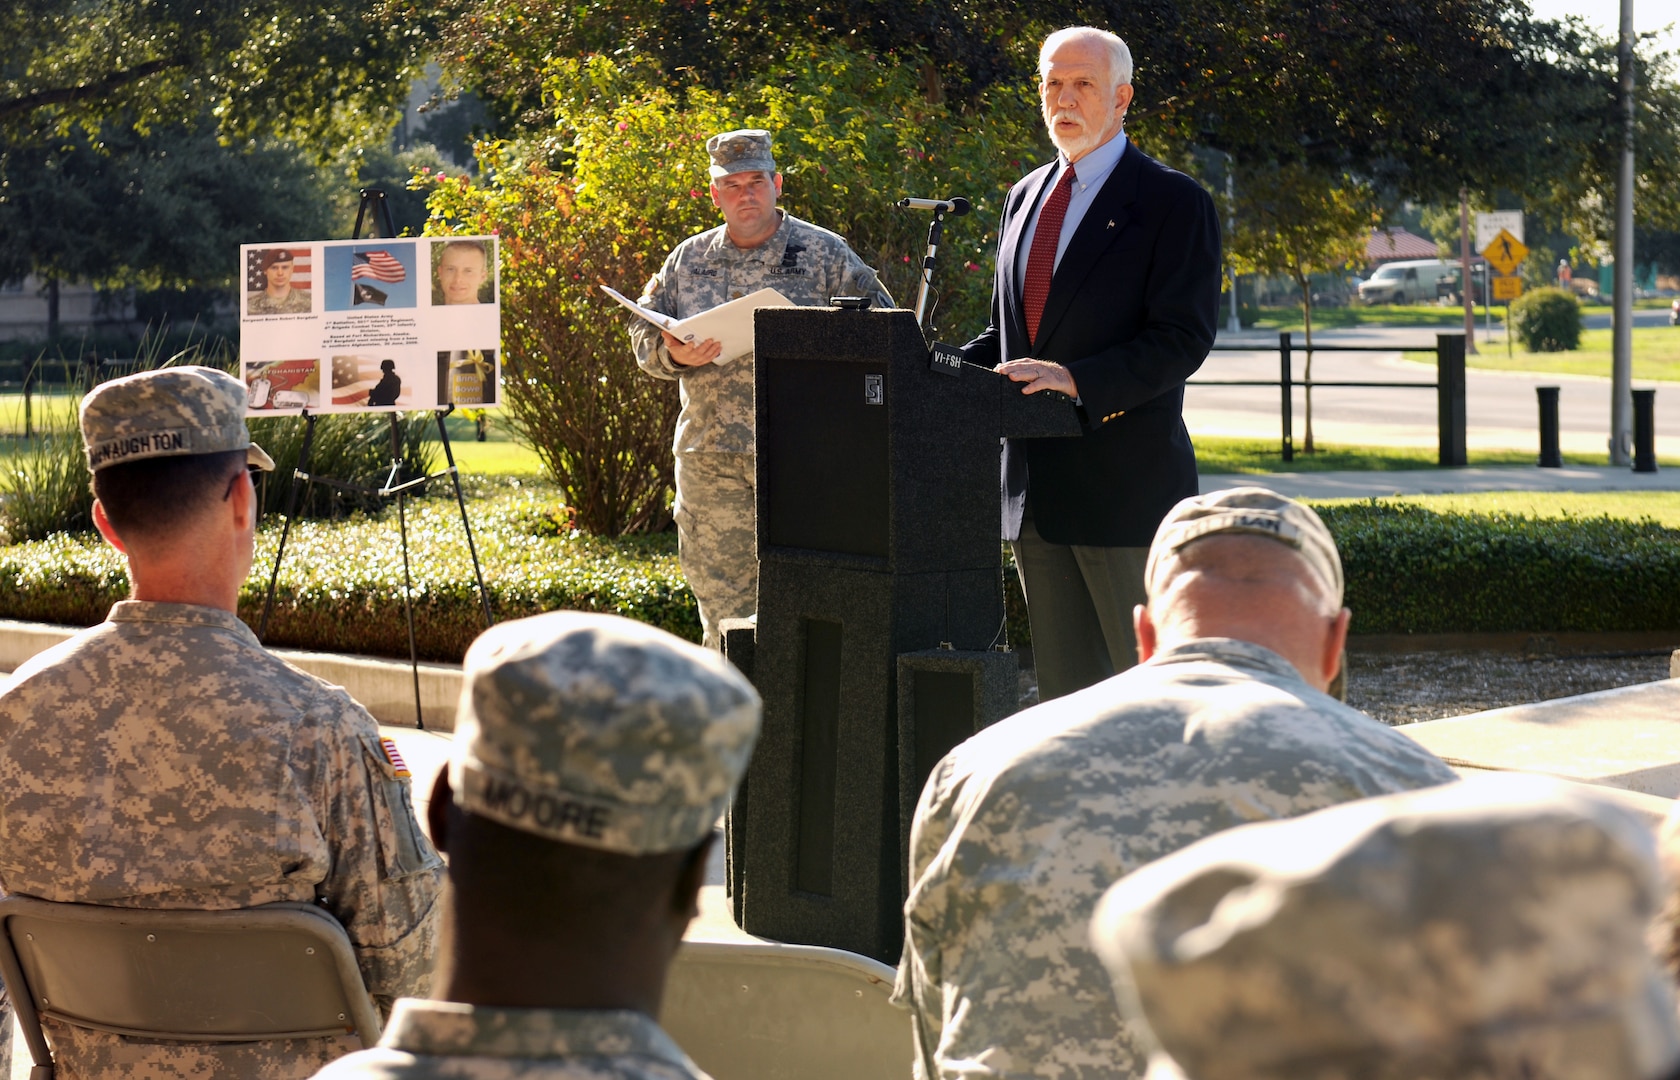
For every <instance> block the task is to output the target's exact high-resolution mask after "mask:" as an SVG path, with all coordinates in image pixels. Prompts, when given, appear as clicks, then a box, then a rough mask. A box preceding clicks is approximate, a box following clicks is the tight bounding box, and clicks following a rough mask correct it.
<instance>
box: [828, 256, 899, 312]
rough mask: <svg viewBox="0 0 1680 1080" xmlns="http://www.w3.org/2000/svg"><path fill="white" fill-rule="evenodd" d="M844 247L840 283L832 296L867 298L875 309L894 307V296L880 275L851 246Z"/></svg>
mask: <svg viewBox="0 0 1680 1080" xmlns="http://www.w3.org/2000/svg"><path fill="white" fill-rule="evenodd" d="M843 247H844V254H843V255H842V260H843V262H842V266H841V270H840V281H839V282H838V283H837V285H836V291H835V292H834V293H833V294H832V295H834V296H867V297H869V298H870V300H871V302H872V304H873V306H874V307H877V308H890V307H894V306H895V305H894V304H893V298H892V294H891V293H889V292H887V287H886V286H885V285H883V284H881V277H880V275H879V274H877V273H875V270H874V269H873V268H872V267H871V266H870V265H869V264H868V263H866V262H864V261H863V259H861V258H859V257H858V253H857V252H855V251H853V250H852V248H851V245H849V244H847V245H844V246H843Z"/></svg>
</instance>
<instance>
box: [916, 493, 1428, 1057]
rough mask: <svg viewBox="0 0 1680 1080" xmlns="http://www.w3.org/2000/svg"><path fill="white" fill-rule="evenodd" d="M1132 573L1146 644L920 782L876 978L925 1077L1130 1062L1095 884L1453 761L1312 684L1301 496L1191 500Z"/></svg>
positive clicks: (1307, 537) (1306, 529) (1316, 568)
mask: <svg viewBox="0 0 1680 1080" xmlns="http://www.w3.org/2000/svg"><path fill="white" fill-rule="evenodd" d="M1145 586H1146V588H1147V590H1148V595H1149V603H1148V606H1147V607H1143V606H1140V607H1139V608H1138V609H1137V611H1136V613H1135V616H1134V622H1135V624H1136V627H1137V631H1138V635H1139V636H1138V640H1139V654H1140V656H1141V657H1142V659H1143V661H1144V663H1142V664H1140V665H1139V666H1138V667H1136V668H1133V669H1131V670H1129V671H1127V672H1125V673H1124V674H1121V675H1117V676H1115V677H1113V678H1111V679H1108V680H1106V681H1104V682H1101V683H1098V684H1097V685H1096V686H1093V687H1090V688H1088V689H1086V690H1082V691H1079V692H1077V693H1074V694H1071V695H1068V696H1066V697H1062V698H1058V699H1056V700H1055V701H1051V702H1047V703H1045V704H1042V705H1039V706H1037V707H1036V708H1032V709H1029V710H1027V711H1025V712H1022V713H1018V714H1016V715H1015V716H1013V717H1010V718H1009V719H1006V720H1004V721H1003V722H1001V723H999V724H996V725H994V726H993V727H991V728H989V729H987V730H986V731H984V732H981V733H980V734H978V735H976V736H974V737H973V738H971V739H969V740H968V741H967V742H965V743H963V744H961V745H960V746H958V747H957V748H956V749H954V750H952V751H951V752H950V753H949V754H948V755H946V757H945V758H944V760H942V761H941V762H940V763H939V764H938V765H937V766H935V768H934V770H933V772H932V774H931V775H930V776H929V778H928V781H927V785H926V787H925V788H924V789H923V791H922V796H921V801H920V803H919V805H918V806H917V808H916V814H915V818H914V822H913V824H912V825H911V836H910V868H909V870H910V879H909V880H910V895H909V899H908V900H907V901H906V902H905V905H904V914H905V937H904V956H903V960H902V962H901V964H900V966H899V971H898V984H897V986H896V988H895V990H894V999H895V1000H896V1001H897V1002H898V1003H899V1004H900V1005H902V1006H904V1007H906V1008H908V1009H909V1010H910V1011H911V1013H912V1022H913V1031H914V1035H915V1044H916V1073H917V1075H918V1076H920V1077H924V1078H931V1077H956V1076H961V1077H965V1078H968V1077H982V1076H999V1077H1004V1076H1007V1077H1029V1076H1030V1077H1044V1078H1046V1080H1081V1078H1094V1077H1103V1078H1105V1080H1113V1078H1115V1077H1133V1076H1138V1075H1141V1073H1142V1071H1143V1069H1144V1067H1145V1064H1146V1062H1145V1059H1144V1054H1143V1050H1142V1048H1141V1046H1140V1045H1139V1043H1138V1041H1137V1033H1136V1032H1135V1031H1134V1030H1133V1029H1132V1028H1131V1027H1130V1026H1128V1025H1127V1024H1126V1023H1125V1022H1124V1021H1123V1020H1122V1019H1121V1017H1120V1014H1119V1011H1118V1010H1117V1009H1116V1008H1115V1004H1114V997H1113V994H1112V992H1111V991H1110V988H1109V982H1108V978H1107V976H1106V975H1105V974H1104V972H1103V969H1102V965H1101V964H1100V963H1099V962H1098V960H1097V957H1096V956H1095V954H1093V953H1092V952H1091V950H1090V947H1089V945H1088V943H1087V939H1086V928H1087V926H1088V925H1089V923H1090V920H1091V912H1092V910H1093V909H1094V908H1095V907H1096V904H1097V901H1098V899H1099V898H1100V897H1101V896H1102V894H1103V890H1104V889H1106V888H1107V887H1108V886H1109V885H1111V884H1113V883H1114V882H1115V881H1117V880H1119V879H1120V878H1121V877H1123V876H1124V875H1125V874H1127V873H1129V872H1131V871H1132V870H1135V869H1136V868H1137V867H1139V866H1142V865H1144V864H1145V863H1148V862H1150V861H1151V860H1153V859H1157V858H1160V857H1161V856H1163V855H1165V854H1167V853H1168V852H1171V851H1174V850H1176V849H1177V848H1180V847H1183V846H1184V845H1186V844H1189V843H1190V842H1192V841H1194V840H1196V839H1197V838H1199V837H1202V836H1205V835H1207V834H1209V833H1214V832H1218V831H1220V830H1221V829H1227V828H1230V827H1231V826H1234V825H1239V824H1242V823H1244V822H1247V821H1258V820H1265V819H1268V818H1284V817H1292V816H1294V815H1297V814H1302V813H1306V812H1307V811H1310V810H1316V809H1318V808H1320V807H1323V806H1328V805H1330V804H1332V803H1338V802H1345V801H1347V800H1350V799H1358V798H1363V797H1365V796H1368V795H1377V794H1382V793H1386V792H1393V791H1402V790H1407V789H1411V788H1419V787H1426V786H1429V785H1432V784H1441V783H1445V782H1447V781H1449V780H1451V779H1453V773H1452V771H1451V770H1450V769H1448V768H1447V766H1446V765H1444V764H1442V763H1441V762H1440V761H1439V760H1438V759H1436V758H1435V757H1434V756H1432V755H1431V754H1429V753H1428V752H1427V751H1425V750H1423V749H1422V748H1421V747H1419V746H1418V745H1417V744H1416V743H1414V742H1412V741H1411V740H1410V739H1408V738H1406V737H1405V736H1404V735H1401V734H1399V733H1398V732H1396V731H1393V730H1392V729H1390V728H1387V727H1384V726H1383V725H1382V724H1379V723H1377V722H1376V721H1375V720H1372V719H1370V718H1369V717H1366V716H1364V715H1363V714H1361V713H1358V712H1356V711H1354V710H1353V709H1350V708H1348V707H1347V706H1346V705H1343V704H1342V703H1340V702H1338V701H1336V700H1335V699H1333V698H1331V697H1329V696H1328V695H1326V694H1325V693H1324V689H1325V687H1326V685H1327V684H1328V683H1329V681H1330V679H1331V677H1332V676H1333V675H1334V674H1335V673H1336V670H1337V668H1338V666H1339V663H1340V658H1341V648H1342V643H1343V640H1344V638H1345V635H1346V631H1347V620H1348V612H1347V610H1346V609H1345V608H1343V607H1342V572H1341V562H1340V559H1339V558H1338V557H1337V554H1336V547H1335V542H1334V541H1333V540H1332V539H1331V537H1330V534H1329V532H1328V531H1327V530H1326V529H1325V528H1324V525H1323V523H1322V522H1320V521H1319V519H1318V516H1317V515H1316V514H1314V513H1313V512H1312V511H1311V510H1309V509H1308V508H1306V507H1304V506H1302V505H1300V504H1299V503H1295V502H1293V501H1291V500H1289V499H1285V498H1283V497H1281V496H1278V495H1274V494H1273V493H1271V492H1269V491H1262V490H1259V489H1255V488H1247V489H1237V490H1234V491H1222V492H1218V493H1216V494H1212V495H1203V496H1199V497H1193V498H1190V499H1186V500H1184V501H1183V502H1181V503H1179V504H1178V506H1176V507H1175V508H1174V509H1173V510H1172V511H1171V512H1170V513H1169V514H1168V515H1167V517H1166V519H1165V520H1164V521H1163V522H1162V523H1161V526H1160V528H1159V530H1158V531H1157V533H1156V536H1155V541H1154V545H1153V546H1152V547H1151V549H1150V554H1149V561H1148V564H1147V569H1146V572H1145Z"/></svg>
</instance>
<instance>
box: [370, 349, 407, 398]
mask: <svg viewBox="0 0 1680 1080" xmlns="http://www.w3.org/2000/svg"><path fill="white" fill-rule="evenodd" d="M379 370H380V371H383V372H384V373H385V374H383V375H381V376H380V377H379V382H378V383H377V384H376V385H375V386H374V388H373V389H372V390H369V391H368V396H367V403H368V404H369V405H395V404H396V403H397V397H398V396H399V395H401V394H402V379H401V378H399V377H398V376H397V362H396V361H395V360H381V361H379Z"/></svg>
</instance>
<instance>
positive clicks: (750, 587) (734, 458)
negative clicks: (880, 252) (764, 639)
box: [630, 210, 893, 646]
mask: <svg viewBox="0 0 1680 1080" xmlns="http://www.w3.org/2000/svg"><path fill="white" fill-rule="evenodd" d="M777 213H779V214H781V215H782V224H781V227H780V228H778V229H777V230H776V232H775V234H774V235H773V236H771V237H770V239H769V240H766V241H765V242H764V243H762V244H760V245H759V246H758V247H755V248H746V249H743V248H738V247H736V246H735V245H734V244H733V243H731V242H730V240H729V236H728V233H727V231H726V230H727V226H724V225H719V226H718V227H717V228H715V229H710V230H708V231H706V232H703V233H700V234H699V235H697V236H691V237H689V238H688V239H687V240H684V241H683V242H682V243H681V244H678V245H677V248H676V250H675V251H673V252H671V254H670V256H669V257H667V258H666V260H665V265H664V266H662V267H660V269H659V272H658V273H657V274H655V275H654V276H653V278H652V280H650V281H649V282H648V284H647V288H646V289H644V290H643V291H642V298H641V304H642V306H643V307H648V308H652V309H653V310H655V311H660V312H663V313H665V314H667V315H671V316H674V317H676V318H678V319H686V318H689V317H691V316H694V315H698V314H700V313H701V312H703V311H708V310H710V309H712V308H714V307H717V306H718V305H719V304H723V303H727V302H728V301H730V300H734V299H736V298H738V297H742V296H746V295H747V294H748V293H752V292H756V291H758V290H759V289H764V288H772V289H775V290H776V291H778V292H780V293H781V294H782V295H783V296H786V297H787V298H788V299H789V300H790V301H792V302H793V303H795V304H798V305H800V306H801V307H821V306H826V305H827V303H828V298H829V297H831V296H868V297H871V298H872V299H873V301H874V304H875V306H876V307H891V306H892V304H893V301H892V297H890V296H888V295H887V291H886V289H884V288H883V287H882V286H881V281H880V279H879V278H878V277H876V276H875V271H873V270H871V269H870V268H869V267H868V266H866V265H864V262H863V260H862V259H860V258H858V257H857V255H856V254H855V253H854V252H853V251H852V249H851V248H849V247H847V246H846V241H845V240H844V239H842V238H841V237H839V236H838V235H836V234H834V233H831V232H829V231H828V230H827V229H822V228H818V227H817V226H815V225H812V224H810V223H809V222H806V221H801V220H800V219H798V218H796V217H794V216H793V215H792V214H789V213H787V212H786V211H782V210H778V211H777ZM630 340H631V342H632V343H633V344H634V346H635V349H636V363H637V364H639V365H640V366H641V368H642V370H643V371H646V372H647V373H648V374H650V375H652V376H654V377H656V378H660V379H676V380H678V383H679V384H680V386H681V391H682V415H681V416H680V417H679V418H678V419H677V434H676V440H675V443H674V448H675V450H676V456H677V504H676V518H677V535H678V541H679V550H680V558H681V560H682V568H683V574H684V575H686V576H687V578H688V583H689V587H690V588H691V589H693V590H694V596H695V598H696V599H697V600H698V601H699V602H700V618H701V622H702V623H703V624H704V625H705V630H706V644H708V645H714V646H715V645H716V644H717V640H718V632H717V626H718V623H719V622H720V621H721V620H723V619H736V618H746V617H747V616H749V615H751V614H753V612H754V611H755V610H757V604H758V560H757V557H756V555H755V554H754V546H753V535H754V532H753V530H754V524H753V523H754V521H755V518H756V502H755V495H754V490H755V480H756V477H755V474H754V457H753V455H754V444H753V356H752V354H751V353H748V354H747V355H745V356H742V357H738V358H736V359H735V360H732V361H730V362H729V363H727V364H703V365H701V366H699V367H693V368H688V367H683V366H682V365H681V364H678V363H676V362H675V361H673V360H672V359H671V354H670V353H669V351H667V350H666V348H665V342H664V340H663V339H662V338H661V337H660V334H659V330H658V328H657V327H655V326H653V325H652V324H650V323H648V322H646V321H644V320H642V319H638V318H632V319H631V326H630Z"/></svg>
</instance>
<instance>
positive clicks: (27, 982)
mask: <svg viewBox="0 0 1680 1080" xmlns="http://www.w3.org/2000/svg"><path fill="white" fill-rule="evenodd" d="M0 979H4V980H5V984H6V987H7V989H8V991H9V992H10V994H11V999H12V1007H13V1009H14V1010H15V1011H16V1013H17V1017H18V1024H19V1026H20V1027H21V1029H22V1031H23V1037H24V1042H25V1044H26V1045H28V1047H29V1053H30V1056H31V1058H33V1060H34V1062H35V1067H34V1068H33V1069H32V1070H31V1071H30V1074H29V1076H30V1080H52V1076H53V1060H52V1052H51V1050H50V1049H49V1047H48V1046H47V1040H46V1037H45V1036H44V1035H43V1034H42V1031H41V1021H42V1020H43V1019H45V1018H50V1019H52V1020H55V1021H58V1022H61V1023H64V1024H71V1025H75V1026H77V1027H83V1028H91V1029H93V1030H95V1031H108V1032H113V1033H115V1034H118V1035H133V1036H140V1037H143V1038H148V1039H169V1040H178V1041H180V1042H194V1043H219V1042H247V1041H252V1040H259V1039H304V1038H322V1037H327V1036H338V1035H346V1034H350V1033H355V1034H356V1035H359V1036H360V1037H361V1040H362V1045H363V1046H372V1045H373V1044H374V1042H375V1041H377V1040H378V1038H379V1013H378V1011H377V1010H376V1009H375V1008H374V1005H373V999H372V998H370V997H369V996H368V992H367V988H366V987H365V986H363V985H362V975H361V971H360V970H359V969H358V968H357V966H356V956H355V953H354V952H352V951H351V948H350V939H349V937H348V936H347V935H346V934H345V933H344V928H343V927H342V926H340V925H339V924H338V921H337V920H336V919H334V918H333V917H332V916H331V915H329V914H328V913H326V912H325V911H322V910H321V909H320V908H317V907H312V906H310V905H309V904H298V903H286V904H269V905H266V906H264V907H257V908H244V909H238V910H233V911H173V910H164V911H147V910H142V909H137V908H116V907H100V906H96V905H93V904H60V903H51V902H48V901H45V900H37V899H34V898H32V897H25V896H5V897H0ZM0 1080H4V1078H0Z"/></svg>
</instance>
